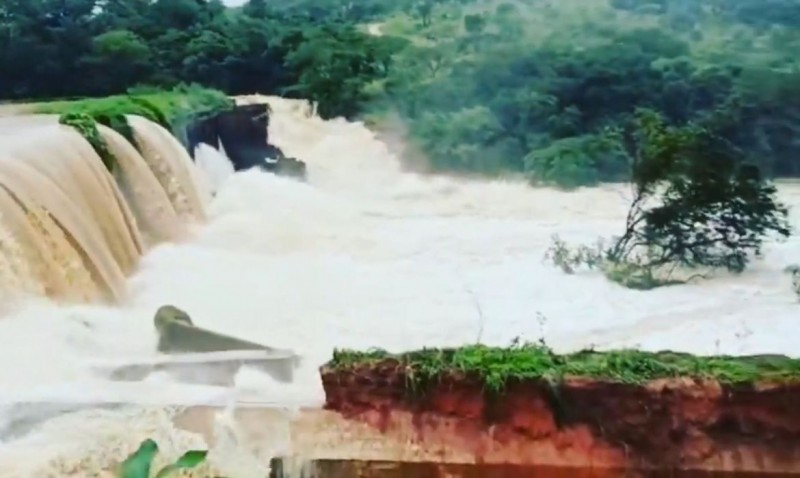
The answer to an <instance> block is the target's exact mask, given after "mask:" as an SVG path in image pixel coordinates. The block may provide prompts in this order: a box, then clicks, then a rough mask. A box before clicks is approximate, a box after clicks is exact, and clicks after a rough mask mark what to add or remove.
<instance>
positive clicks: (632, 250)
mask: <svg viewBox="0 0 800 478" xmlns="http://www.w3.org/2000/svg"><path fill="white" fill-rule="evenodd" d="M619 136H620V140H621V144H622V145H623V149H624V150H625V151H626V153H627V156H628V157H629V159H630V169H631V183H632V189H633V198H632V201H631V205H630V209H629V211H628V214H627V217H626V220H625V231H624V233H623V234H622V236H620V237H618V238H616V239H615V240H614V242H613V244H612V245H611V246H610V247H607V248H606V247H602V246H600V247H598V248H597V249H595V250H594V255H593V254H592V253H590V251H591V250H590V249H587V248H581V249H580V250H578V251H577V252H576V253H569V252H568V251H567V250H566V249H565V246H564V244H563V242H559V241H557V242H556V244H555V246H554V249H553V250H551V251H549V256H550V259H551V260H553V262H555V263H556V264H557V265H559V266H561V267H562V269H564V270H565V271H567V272H569V271H570V269H572V268H574V266H575V265H576V263H584V264H586V265H588V266H589V267H593V266H595V265H600V266H601V267H603V268H604V270H606V272H607V273H608V274H609V276H610V277H611V278H612V279H615V280H617V281H619V282H622V283H624V284H625V285H627V286H630V287H636V288H652V287H655V286H658V285H664V284H665V283H672V282H675V281H673V280H671V274H672V272H673V271H674V269H675V268H676V267H683V268H698V267H703V268H714V269H720V268H721V269H726V270H729V271H732V272H741V271H743V270H744V269H745V267H746V266H747V264H748V262H749V260H750V258H751V257H752V256H753V255H758V254H760V253H761V251H762V247H763V243H764V240H765V238H766V237H767V236H769V235H770V234H776V235H778V236H782V237H787V236H788V235H789V234H790V228H789V224H788V220H787V216H788V211H787V209H786V207H785V206H784V205H782V204H781V203H780V202H779V201H778V200H777V190H776V188H775V186H774V185H773V184H772V183H771V182H769V181H766V180H765V179H764V178H762V176H761V174H760V171H759V170H758V168H757V167H756V166H753V165H751V164H749V163H747V162H746V161H745V159H744V157H743V155H742V154H741V153H740V152H739V150H738V149H736V148H735V147H734V146H733V145H732V144H731V143H729V142H728V141H726V140H724V139H723V138H721V137H720V136H717V135H716V134H714V132H713V131H712V130H711V129H710V128H707V127H704V126H703V125H701V124H697V123H691V124H688V125H685V126H680V127H678V126H669V125H667V124H666V123H665V121H664V120H663V119H662V118H661V117H660V116H659V115H658V114H657V113H654V112H652V111H648V110H640V111H638V112H637V115H636V119H635V121H634V122H633V125H632V127H630V128H626V129H625V130H624V131H623V132H622V133H621V134H620V135H619ZM626 276H628V277H626ZM630 276H633V277H632V278H631V277H630Z"/></svg>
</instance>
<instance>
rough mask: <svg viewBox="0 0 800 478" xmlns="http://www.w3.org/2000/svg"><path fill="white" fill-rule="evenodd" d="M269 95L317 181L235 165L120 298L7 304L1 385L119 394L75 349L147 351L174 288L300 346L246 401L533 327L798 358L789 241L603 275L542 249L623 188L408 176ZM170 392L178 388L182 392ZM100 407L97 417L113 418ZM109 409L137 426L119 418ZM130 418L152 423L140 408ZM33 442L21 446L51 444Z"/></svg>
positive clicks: (379, 148) (331, 125)
mask: <svg viewBox="0 0 800 478" xmlns="http://www.w3.org/2000/svg"><path fill="white" fill-rule="evenodd" d="M272 103H273V108H274V110H275V115H274V116H273V118H272V123H271V134H272V139H273V140H274V141H275V142H276V143H277V144H278V145H279V146H280V147H282V148H284V150H285V152H286V153H287V154H289V155H291V156H296V157H298V158H300V159H303V160H305V161H307V163H308V168H309V178H310V184H302V183H299V182H295V181H291V180H288V179H284V178H278V177H275V176H272V175H269V174H267V173H263V172H259V171H255V170H253V171H247V172H242V173H237V174H233V175H230V176H229V177H227V178H226V179H225V180H224V181H220V182H219V183H218V185H219V190H218V192H217V195H216V197H215V198H214V200H213V202H212V204H211V210H210V214H211V219H210V221H209V223H208V224H207V225H206V226H204V227H203V228H201V229H200V230H199V231H198V233H197V234H196V237H195V238H194V239H193V240H191V241H189V242H188V243H185V244H180V245H176V244H165V245H162V246H159V247H157V248H155V249H154V250H152V251H150V253H149V254H148V255H147V256H145V258H144V260H143V261H142V263H141V265H140V268H139V271H138V273H137V274H136V275H135V276H134V277H132V278H131V279H130V281H129V285H130V287H131V298H130V300H129V301H128V302H126V303H124V304H120V305H119V306H116V307H99V306H81V307H62V306H57V305H55V304H50V303H47V302H36V303H31V304H30V305H28V306H26V307H24V308H23V309H22V310H20V311H18V312H16V313H14V314H11V315H8V316H7V317H6V318H5V319H4V320H3V321H1V322H0V340H2V343H1V344H0V359H2V360H3V363H4V364H5V365H4V367H3V368H0V398H2V396H3V394H8V396H11V394H12V393H16V394H19V396H22V395H25V393H27V395H25V396H26V399H33V398H37V397H34V396H33V395H36V393H32V392H33V391H38V392H40V393H39V396H38V398H39V399H41V400H45V399H53V398H54V397H57V396H59V395H61V396H64V397H69V398H70V399H77V398H78V397H79V396H80V395H81V394H84V395H86V396H91V397H93V399H97V400H100V399H101V398H102V399H103V400H110V399H112V398H118V396H119V395H120V394H117V395H115V394H114V393H112V392H111V390H112V389H113V390H117V391H119V390H122V388H120V386H119V385H113V386H112V385H110V384H106V385H107V388H106V391H107V392H108V393H107V395H111V396H104V397H100V395H102V393H100V391H101V390H103V383H102V382H99V381H98V380H97V379H96V378H93V377H92V376H90V375H89V372H88V368H87V365H86V359H87V358H92V357H119V356H131V355H134V354H150V353H152V350H153V346H154V341H155V332H154V330H153V327H152V317H153V314H154V313H155V311H156V309H157V308H158V307H159V306H161V305H163V304H167V303H168V304H174V305H176V306H178V307H181V308H182V309H185V310H186V311H188V312H189V314H191V316H192V318H193V320H194V322H195V323H196V324H199V325H201V326H203V327H207V328H211V329H214V330H218V331H220V332H223V333H227V334H232V335H235V336H240V337H243V338H246V339H248V340H252V341H261V342H263V343H265V344H268V345H272V346H276V347H280V348H290V349H294V350H295V351H297V352H298V353H300V354H301V355H304V356H306V361H305V365H304V368H303V369H302V370H301V371H300V374H299V377H298V380H297V381H296V382H295V383H293V384H291V385H290V386H287V385H281V384H278V383H275V382H271V381H270V380H269V379H266V378H264V377H262V376H259V375H257V374H254V373H251V372H248V373H245V374H243V376H242V377H240V380H239V383H240V385H241V386H242V387H243V388H246V389H247V390H249V392H250V393H251V395H252V396H253V397H267V398H264V400H273V399H274V400H275V401H276V403H277V402H280V403H281V404H284V405H285V404H287V403H294V404H308V403H319V401H320V400H321V399H322V388H321V384H320V381H319V377H318V373H317V369H316V367H317V366H318V365H319V364H321V363H323V362H324V361H325V360H327V359H328V358H329V357H330V355H331V351H332V349H333V348H334V347H357V348H366V347H382V348H386V349H389V350H392V351H401V350H405V349H411V348H417V347H422V346H454V345H461V344H464V343H468V342H475V341H476V340H477V339H478V338H480V339H481V340H482V341H483V342H485V343H490V344H497V345H506V344H508V343H509V342H510V341H511V340H512V339H514V338H515V337H521V338H523V339H527V340H536V339H537V338H539V337H540V335H541V333H542V332H544V333H545V335H546V337H545V338H546V340H547V342H548V343H549V344H551V345H552V346H554V347H555V348H557V349H560V350H568V349H574V348H578V347H584V346H588V345H590V344H596V345H598V346H602V347H612V346H613V347H619V346H635V345H641V346H642V347H645V348H648V349H667V348H670V349H675V350H683V351H688V352H695V353H786V354H790V355H797V347H796V343H795V342H796V341H795V340H794V337H796V336H797V333H798V332H799V331H800V324H798V321H797V311H798V303H797V300H796V298H795V296H794V294H793V292H792V290H791V283H790V280H789V278H788V276H787V275H786V274H782V273H781V270H782V269H783V267H784V266H785V265H787V264H788V263H791V262H797V259H796V258H797V256H798V255H800V246H799V245H798V241H796V240H792V241H789V242H787V243H785V244H780V245H774V246H770V247H769V248H768V252H767V255H766V258H765V259H764V260H763V261H760V262H758V263H756V264H754V267H753V268H752V269H751V270H749V271H747V272H745V273H744V274H742V275H741V276H735V277H732V276H730V277H729V276H725V277H721V278H718V279H715V280H712V281H708V282H703V283H698V284H691V285H683V286H675V287H669V288H664V289H661V290H655V291H649V292H640V291H632V290H627V289H624V288H622V287H620V286H617V285H615V284H612V283H609V282H608V281H607V280H605V279H604V278H603V277H602V276H600V275H598V274H592V273H582V274H576V275H572V276H570V275H565V274H563V273H561V272H560V271H559V270H557V269H555V268H552V267H550V266H548V265H546V264H543V263H542V255H543V253H544V250H545V248H546V247H547V246H548V245H549V242H550V237H551V235H552V234H553V233H559V234H561V235H562V237H564V238H565V239H568V240H573V241H584V242H590V241H593V240H594V239H595V237H597V236H598V235H608V234H612V233H616V232H618V231H619V228H620V227H621V226H622V220H623V217H624V213H625V210H626V208H625V206H626V202H625V188H624V187H618V186H604V187H602V188H591V189H582V190H579V191H577V192H573V193H565V192H558V191H554V190H550V189H531V188H529V187H527V186H526V185H524V184H522V183H515V182H508V181H507V182H478V181H461V180H456V179H449V178H442V177H439V178H435V177H421V176H416V175H413V174H408V173H403V172H402V171H401V168H400V167H399V164H398V163H397V160H396V159H395V158H394V157H393V156H391V155H390V154H389V153H388V151H387V149H386V148H385V147H384V145H382V144H381V143H379V142H378V141H377V140H376V139H375V138H374V135H373V134H372V133H370V132H369V131H367V130H366V129H365V128H364V127H363V126H362V125H359V124H353V123H347V122H344V121H342V120H336V121H330V122H323V121H321V120H319V119H318V118H314V117H308V116H307V114H306V113H305V112H304V111H303V107H302V106H301V105H298V104H297V103H295V102H290V101H287V100H272ZM781 194H782V195H783V196H784V197H785V198H786V199H787V202H789V203H790V204H791V205H797V204H800V187H798V184H796V183H784V184H782V185H781ZM793 219H794V220H795V222H797V219H798V218H797V216H796V214H795V215H794V217H793ZM537 313H539V314H541V315H542V316H544V317H546V320H544V321H541V320H537ZM481 331H482V333H481ZM748 331H749V332H748ZM479 335H480V336H479ZM123 388H124V387H123ZM180 388H181V387H179V386H176V387H175V390H178V389H180ZM153 390H155V389H154V388H153V387H148V386H145V385H139V386H138V388H137V386H129V387H127V388H125V393H124V395H125V396H127V397H128V398H129V399H130V400H131V401H140V402H142V401H146V400H145V396H147V395H150V394H153V393H154V392H153ZM185 390H188V389H185ZM67 391H68V392H67ZM23 392H25V393H23ZM217 392H218V390H211V391H209V392H208V393H210V394H211V397H210V398H208V399H209V400H213V399H215V398H214V394H215V393H217ZM165 393H166V392H165ZM175 393H176V396H174V397H171V398H170V399H171V400H172V401H173V402H174V401H176V400H177V401H180V400H187V401H188V400H189V399H188V398H185V397H183V396H181V397H183V398H181V397H178V395H180V394H179V393H178V392H175ZM102 416H103V417H104V418H103V420H105V422H103V423H106V422H108V421H109V420H112V418H111V417H112V416H113V414H112V412H103V415H102ZM142 416H143V417H144V416H145V415H142ZM117 419H118V420H119V421H120V423H121V422H122V421H123V420H128V421H129V422H130V423H129V425H128V427H133V428H135V427H137V426H138V425H137V423H136V421H135V419H133V418H131V416H128V415H124V416H123V415H119V416H118V417H117ZM142 420H143V421H142V427H143V429H147V430H150V429H151V428H150V427H151V426H152V423H153V422H152V421H147V420H146V419H145V418H142ZM115 423H116V422H115ZM145 424H146V425H145ZM120 430H126V428H125V427H121V426H120ZM47 433H48V435H47V436H49V437H50V438H49V439H50V440H51V441H52V443H56V444H58V443H63V442H64V441H65V440H68V439H69V437H71V436H72V434H71V433H69V432H68V431H67V430H65V429H61V428H59V427H57V426H55V425H53V426H51V427H49V428H48V429H47ZM86 433H89V431H87V432H86ZM104 433H105V432H104ZM103 436H106V435H103ZM138 436H139V435H138V434H131V437H133V438H131V440H133V439H134V438H136V437H138ZM53 446H55V445H53ZM93 446H94V445H93ZM98 446H99V445H98ZM92 449H94V448H92ZM59 450H61V451H60V452H59V453H61V454H60V455H59V456H65V455H64V453H67V452H64V451H63V450H65V449H59ZM69 450H73V449H72V448H70V449H69ZM62 452H63V453H62ZM31 453H32V454H31V455H30V458H29V459H31V460H33V459H39V460H48V459H51V456H53V455H51V454H47V453H42V454H40V455H35V454H33V452H31ZM69 453H72V451H70V452H69ZM69 453H67V455H66V456H71V457H72V458H73V459H74V460H78V458H79V457H80V456H79V455H80V453H78V452H75V453H78V455H74V456H73V455H69ZM0 463H2V457H0Z"/></svg>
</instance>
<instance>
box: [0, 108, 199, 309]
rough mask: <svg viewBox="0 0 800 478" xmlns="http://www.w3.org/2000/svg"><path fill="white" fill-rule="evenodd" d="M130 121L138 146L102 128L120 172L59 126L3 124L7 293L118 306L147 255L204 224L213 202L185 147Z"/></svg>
mask: <svg viewBox="0 0 800 478" xmlns="http://www.w3.org/2000/svg"><path fill="white" fill-rule="evenodd" d="M128 120H129V122H130V126H131V128H132V129H133V132H134V137H135V142H136V144H135V145H133V144H131V143H129V142H128V141H127V140H126V139H125V138H124V137H123V136H122V135H120V134H119V133H117V132H115V131H113V130H112V129H110V128H107V127H104V126H99V127H98V130H99V133H100V135H101V137H102V139H103V141H105V144H106V146H107V148H108V150H109V152H110V153H111V155H112V156H113V162H114V166H113V168H112V169H113V172H109V171H108V170H107V168H106V167H105V165H104V164H103V161H102V160H101V158H100V156H99V155H98V153H97V152H96V151H95V150H94V149H93V147H92V145H91V144H90V143H89V142H88V141H86V139H84V138H83V137H82V136H81V135H80V133H78V132H77V131H76V130H75V129H73V128H72V127H69V126H65V125H60V124H58V118H57V117H56V116H52V115H34V116H22V117H10V118H3V119H2V120H0V255H2V256H1V257H0V265H2V267H3V271H2V273H0V280H2V281H3V283H2V284H0V285H1V286H2V288H3V291H4V292H5V293H22V294H34V295H41V294H44V295H46V296H48V297H50V298H53V299H58V300H66V301H79V302H84V301H93V300H98V299H110V300H120V299H122V298H123V297H124V296H125V289H126V285H125V281H126V278H127V277H128V276H129V275H130V274H131V273H133V272H134V271H135V269H136V267H137V264H138V262H139V259H140V257H141V256H142V255H143V254H144V253H145V252H146V250H147V249H148V248H149V247H151V246H152V245H154V244H157V243H159V242H162V241H167V240H174V239H179V238H181V237H182V235H183V234H184V233H185V231H186V227H187V226H188V225H189V224H190V223H192V222H196V221H202V220H204V219H205V204H206V203H207V198H205V197H204V195H203V191H202V189H201V188H200V187H199V185H198V183H197V175H198V174H199V173H198V172H197V171H194V169H195V165H194V164H193V163H192V161H191V158H190V157H189V155H188V153H187V152H186V151H185V149H184V148H183V147H182V145H181V144H180V143H179V142H178V140H177V139H175V137H173V136H172V135H171V134H170V133H169V132H168V131H167V130H166V129H164V128H163V127H161V126H160V125H157V124H155V123H153V122H151V121H149V120H147V119H145V118H142V117H137V116H130V117H128ZM139 151H141V153H140V152H139Z"/></svg>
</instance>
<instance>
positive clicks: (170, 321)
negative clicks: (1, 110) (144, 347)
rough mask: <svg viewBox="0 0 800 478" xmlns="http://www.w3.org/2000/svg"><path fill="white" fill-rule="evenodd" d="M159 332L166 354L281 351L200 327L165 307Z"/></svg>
mask: <svg viewBox="0 0 800 478" xmlns="http://www.w3.org/2000/svg"><path fill="white" fill-rule="evenodd" d="M153 322H154V324H155V326H156V330H157V331H158V351H159V352H163V353H198V352H223V351H232V350H264V351H268V352H270V351H279V349H275V348H272V347H268V346H266V345H261V344H257V343H254V342H248V341H246V340H242V339H237V338H235V337H230V336H227V335H223V334H220V333H217V332H212V331H210V330H207V329H203V328H201V327H197V326H196V325H194V323H193V322H192V319H191V318H190V317H189V314H187V313H186V312H185V311H183V310H181V309H179V308H177V307H175V306H172V305H165V306H162V307H160V308H159V309H158V311H157V312H156V315H155V318H154V320H153Z"/></svg>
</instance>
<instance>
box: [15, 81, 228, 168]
mask: <svg viewBox="0 0 800 478" xmlns="http://www.w3.org/2000/svg"><path fill="white" fill-rule="evenodd" d="M234 104H235V103H234V101H233V100H232V99H230V98H229V97H228V96H227V95H225V94H224V93H222V92H221V91H217V90H211V89H207V88H202V87H199V86H194V85H193V86H180V87H177V88H174V89H172V90H157V89H141V88H140V89H132V90H129V91H128V93H127V94H125V95H116V96H108V97H105V98H85V99H80V100H64V101H50V102H44V103H37V104H34V105H29V106H28V109H29V110H32V112H33V113H40V114H57V115H59V122H60V123H61V124H64V125H67V126H71V127H72V128H74V129H75V130H77V131H78V132H79V133H80V134H81V135H82V136H83V137H84V138H85V139H86V141H88V142H89V143H90V144H91V145H92V147H93V148H94V150H95V151H96V152H97V154H98V155H99V156H100V158H101V159H102V160H103V164H105V166H106V168H107V169H108V170H109V171H112V170H113V168H114V164H115V159H114V157H113V155H112V154H111V152H110V151H109V150H108V146H107V145H106V144H105V141H104V140H103V138H102V136H101V134H100V132H99V130H98V128H97V124H102V125H104V126H107V127H109V128H111V129H113V130H114V131H116V132H117V133H119V134H121V135H122V136H124V137H125V138H126V139H127V140H128V141H129V142H130V143H131V144H133V145H134V146H135V147H137V148H138V145H137V144H136V141H135V138H134V135H133V131H132V129H131V127H130V125H129V124H128V120H127V116H126V115H137V116H142V117H144V118H147V119H149V120H150V121H153V122H155V123H158V124H160V125H161V126H163V127H164V128H166V129H167V130H169V131H170V132H172V133H173V134H175V135H177V136H178V137H179V138H180V137H182V136H183V132H182V131H181V129H182V128H183V127H185V126H186V125H187V124H188V123H189V122H190V121H192V120H196V119H198V118H202V117H203V116H205V115H207V114H210V113H213V112H217V111H224V110H227V109H230V108H232V107H233V106H234Z"/></svg>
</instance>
